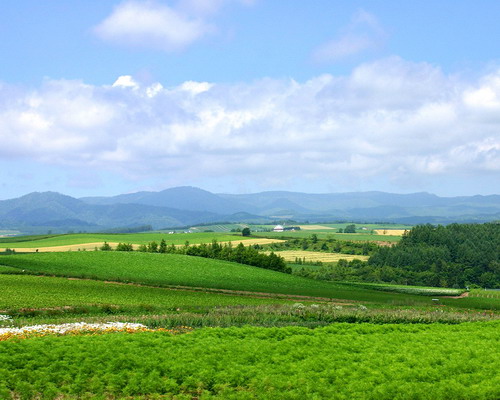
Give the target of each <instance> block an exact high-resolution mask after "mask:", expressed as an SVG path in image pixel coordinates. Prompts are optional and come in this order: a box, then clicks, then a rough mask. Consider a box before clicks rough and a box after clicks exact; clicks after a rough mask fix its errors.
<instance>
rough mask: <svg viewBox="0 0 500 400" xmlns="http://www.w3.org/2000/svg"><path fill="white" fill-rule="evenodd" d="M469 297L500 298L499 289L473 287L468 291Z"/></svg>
mask: <svg viewBox="0 0 500 400" xmlns="http://www.w3.org/2000/svg"><path fill="white" fill-rule="evenodd" d="M469 297H476V298H482V299H498V300H500V290H498V289H497V290H486V289H473V290H471V291H470V294H469Z"/></svg>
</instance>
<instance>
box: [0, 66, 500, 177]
mask: <svg viewBox="0 0 500 400" xmlns="http://www.w3.org/2000/svg"><path fill="white" fill-rule="evenodd" d="M498 82H500V70H499V71H497V72H495V73H492V74H490V75H488V76H484V77H483V78H481V79H479V80H478V81H477V82H465V81H460V80H458V79H457V78H455V77H450V76H447V75H445V74H443V73H442V72H441V71H440V70H439V69H438V68H435V67H432V66H430V65H428V64H425V63H420V64H417V63H410V62H405V61H403V60H401V59H398V58H389V59H386V60H381V61H378V62H375V63H369V64H364V65H361V66H359V67H358V68H356V69H355V70H353V71H352V73H351V74H350V75H348V76H332V75H321V76H318V77H316V78H313V79H310V80H309V81H306V82H302V83H300V82H296V81H293V80H273V79H262V80H260V81H256V82H252V83H248V84H212V83H208V82H193V81H187V82H184V83H182V84H180V85H179V86H177V87H173V88H165V87H163V86H162V85H161V84H159V83H156V84H153V85H150V86H141V85H140V84H139V83H136V82H135V81H134V80H133V79H132V78H131V77H128V76H124V77H120V78H118V79H117V81H116V82H115V84H114V85H106V86H92V85H87V84H84V83H82V82H79V81H47V82H44V84H43V85H42V86H41V87H40V88H38V89H37V90H32V91H25V92H23V91H22V90H20V89H18V90H11V89H9V88H7V87H6V86H1V85H0V104H2V108H1V109H0V110H1V111H0V141H1V143H2V146H1V147H0V157H10V158H12V157H14V158H16V157H23V158H30V159H33V160H37V161H38V162H42V163H45V164H51V165H57V166H61V167H64V166H73V167H75V168H82V169H84V170H86V171H87V170H89V169H95V170H101V171H102V170H107V171H114V172H115V173H116V172H117V173H120V174H122V175H123V176H128V177H136V178H138V177H142V176H147V177H149V178H151V177H155V176H157V177H165V176H168V177H172V178H171V179H175V182H173V183H181V182H193V181H194V180H196V181H197V182H200V181H203V180H210V179H211V180H213V179H231V180H236V181H239V182H249V183H250V184H251V185H252V187H258V186H259V185H264V184H266V182H268V183H269V182H276V181H279V182H280V183H281V184H282V185H286V184H287V183H288V184H293V182H297V181H299V182H301V181H306V180H315V179H316V180H319V181H324V182H334V181H339V180H344V181H350V182H356V181H358V182H360V181H366V182H368V181H372V180H381V179H387V180H391V181H394V182H404V183H405V184H406V185H408V184H410V183H411V182H413V181H415V182H420V181H421V180H422V179H425V178H426V177H428V178H429V179H432V177H436V176H440V177H447V176H452V175H453V176H455V177H456V176H471V177H474V176H482V175H483V174H485V173H488V174H496V175H498V174H500V162H498V160H500V134H499V133H500V120H499V119H498V114H499V109H498V107H499V105H498V104H497V100H498V99H499V98H500V85H499V84H498ZM263 177H265V178H263ZM165 179H167V178H165ZM169 179H170V178H169Z"/></svg>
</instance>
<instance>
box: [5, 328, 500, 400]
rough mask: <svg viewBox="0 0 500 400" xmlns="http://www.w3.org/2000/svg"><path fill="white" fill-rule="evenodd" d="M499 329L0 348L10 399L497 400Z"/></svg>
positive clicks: (103, 340) (128, 339)
mask: <svg viewBox="0 0 500 400" xmlns="http://www.w3.org/2000/svg"><path fill="white" fill-rule="evenodd" d="M499 331H500V325H499V323H498V322H486V323H481V322H479V323H466V324H459V325H453V326H450V325H442V324H433V325H373V324H333V325H331V326H328V327H325V328H318V329H314V330H312V329H307V328H299V327H286V328H272V329H269V328H257V327H243V328H229V329H228V328H226V329H221V328H216V329H213V328H211V329H200V330H197V331H194V332H193V333H188V334H183V335H178V336H172V335H170V334H168V333H162V332H145V333H136V334H124V333H114V334H108V335H97V336H61V337H55V336H47V337H41V338H32V339H26V340H20V341H18V340H8V341H4V342H0V371H2V373H1V374H0V398H5V399H10V398H12V399H35V398H43V399H56V398H57V399H62V398H64V399H77V398H102V399H104V398H106V399H118V398H135V399H139V398H140V399H152V398H158V399H160V398H164V399H166V398H175V399H193V398H199V399H201V398H203V399H209V398H214V399H215V398H216V399H257V398H258V399H286V400H293V399H300V400H302V399H433V400H440V399H454V400H460V399H463V400H465V399H467V400H469V399H492V400H493V399H498V398H500V375H499V374H498V371H499V369H500V353H499V352H498V345H499V333H498V332H499Z"/></svg>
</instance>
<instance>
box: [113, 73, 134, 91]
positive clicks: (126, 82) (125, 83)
mask: <svg viewBox="0 0 500 400" xmlns="http://www.w3.org/2000/svg"><path fill="white" fill-rule="evenodd" d="M113 87H124V88H132V89H138V88H139V85H138V83H137V82H136V81H135V80H134V78H132V76H130V75H122V76H119V77H118V79H117V80H116V81H115V83H113Z"/></svg>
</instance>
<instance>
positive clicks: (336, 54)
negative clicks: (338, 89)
mask: <svg viewBox="0 0 500 400" xmlns="http://www.w3.org/2000/svg"><path fill="white" fill-rule="evenodd" d="M385 36H386V34H385V32H384V29H383V28H382V26H381V24H380V23H379V22H378V20H377V18H376V17H375V16H374V15H372V14H370V13H368V12H366V11H364V10H359V11H358V12H357V13H356V14H354V16H353V17H352V19H351V22H350V23H349V25H348V26H347V27H346V28H344V30H343V32H342V33H341V34H340V35H338V36H337V37H336V38H334V39H332V40H329V41H327V42H326V43H323V44H321V45H320V46H318V47H317V48H316V49H315V50H314V51H313V53H312V58H313V60H314V61H316V62H331V61H338V60H341V59H344V58H348V57H351V56H354V55H357V54H359V53H362V52H365V51H367V50H373V49H376V48H378V47H380V46H381V45H382V43H383V41H384V39H385Z"/></svg>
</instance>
